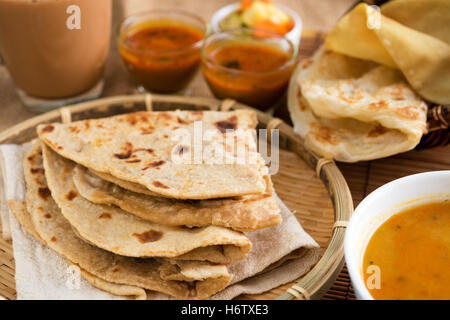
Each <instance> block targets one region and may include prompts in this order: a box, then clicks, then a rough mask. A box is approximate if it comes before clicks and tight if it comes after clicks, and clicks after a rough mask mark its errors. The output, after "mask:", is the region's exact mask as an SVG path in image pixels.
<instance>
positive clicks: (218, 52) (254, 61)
mask: <svg viewBox="0 0 450 320" xmlns="http://www.w3.org/2000/svg"><path fill="white" fill-rule="evenodd" d="M296 57H297V48H296V46H294V45H293V44H292V42H291V41H289V40H288V39H286V38H285V37H283V36H282V35H279V34H276V33H273V32H269V31H264V30H258V29H252V28H241V29H235V30H230V31H224V32H220V33H215V34H212V35H210V36H209V37H207V38H206V39H205V41H204V43H203V47H202V72H203V76H204V78H205V80H206V82H207V83H208V86H209V88H210V89H211V91H212V93H213V94H214V95H215V96H216V97H217V98H219V99H224V98H232V99H235V100H237V101H240V102H242V103H245V104H248V105H250V106H253V107H256V108H258V109H261V110H267V109H269V108H270V107H272V106H273V105H274V104H276V103H277V102H278V100H279V99H280V98H281V97H282V96H283V94H284V93H285V91H286V88H287V86H288V82H289V79H290V77H291V75H292V71H293V69H294V66H295V63H296Z"/></svg>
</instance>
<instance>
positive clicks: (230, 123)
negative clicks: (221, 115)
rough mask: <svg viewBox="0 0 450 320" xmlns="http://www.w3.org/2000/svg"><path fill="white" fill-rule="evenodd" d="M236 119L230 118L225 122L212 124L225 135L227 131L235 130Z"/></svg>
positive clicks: (234, 117)
mask: <svg viewBox="0 0 450 320" xmlns="http://www.w3.org/2000/svg"><path fill="white" fill-rule="evenodd" d="M237 120H238V119H237V117H236V116H235V115H234V116H231V117H229V118H228V119H226V120H222V121H217V122H215V123H214V125H215V126H216V128H217V129H218V130H219V131H220V132H222V133H225V132H227V130H235V129H236V127H237Z"/></svg>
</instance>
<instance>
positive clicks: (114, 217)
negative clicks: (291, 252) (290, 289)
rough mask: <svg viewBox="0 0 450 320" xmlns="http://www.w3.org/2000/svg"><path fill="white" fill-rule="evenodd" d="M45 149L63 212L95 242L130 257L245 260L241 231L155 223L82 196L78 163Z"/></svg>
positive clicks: (51, 185)
mask: <svg viewBox="0 0 450 320" xmlns="http://www.w3.org/2000/svg"><path fill="white" fill-rule="evenodd" d="M42 148H43V159H44V168H45V176H46V179H47V183H48V186H49V189H50V191H51V194H52V197H53V198H54V200H55V202H56V203H57V204H58V206H59V207H60V209H61V212H62V214H63V216H64V217H65V218H66V219H67V220H68V221H69V223H70V224H71V225H72V226H73V228H74V229H76V231H77V233H78V234H79V235H80V236H81V237H82V238H83V239H85V240H86V241H88V242H89V243H91V244H93V245H96V246H98V247H100V248H102V249H105V250H108V251H110V252H113V253H116V254H120V255H123V256H130V257H165V258H176V259H178V260H200V261H210V262H214V263H223V264H230V263H234V262H236V261H238V260H241V259H243V258H244V257H245V256H246V255H247V253H248V252H249V251H250V249H251V242H250V240H248V239H247V238H246V237H245V236H244V234H242V233H241V232H237V231H233V230H230V229H227V228H222V227H216V226H208V227H201V228H195V229H190V228H186V227H171V226H165V225H161V224H155V223H152V222H149V221H146V220H143V219H141V218H139V217H136V216H135V215H132V214H129V213H128V212H125V211H123V210H122V209H120V208H117V207H115V206H108V205H99V204H94V203H92V202H89V201H87V200H86V199H85V198H83V197H81V196H79V194H78V192H77V191H76V190H77V189H76V187H75V184H74V182H73V169H74V167H75V166H76V164H75V163H74V162H73V161H71V160H68V159H65V158H63V157H61V156H60V155H58V154H57V153H56V152H54V151H52V150H51V149H50V148H48V147H47V146H46V145H43V146H42Z"/></svg>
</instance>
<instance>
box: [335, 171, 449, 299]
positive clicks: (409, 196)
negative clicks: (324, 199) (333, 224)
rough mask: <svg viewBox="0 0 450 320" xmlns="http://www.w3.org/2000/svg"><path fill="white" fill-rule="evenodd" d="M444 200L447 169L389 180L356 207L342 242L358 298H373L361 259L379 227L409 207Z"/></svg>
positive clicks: (447, 194)
mask: <svg viewBox="0 0 450 320" xmlns="http://www.w3.org/2000/svg"><path fill="white" fill-rule="evenodd" d="M445 199H450V170H449V171H434V172H426V173H419V174H415V175H411V176H407V177H404V178H401V179H398V180H395V181H392V182H390V183H388V184H385V185H384V186H382V187H380V188H378V189H377V190H375V191H374V192H372V193H371V194H370V195H369V196H367V197H366V198H365V199H364V200H363V201H362V202H361V203H360V204H359V206H358V207H357V208H356V210H355V212H354V213H353V216H352V218H351V219H350V223H349V225H348V227H347V232H346V234H345V240H344V248H345V261H346V263H347V268H348V272H349V274H350V278H351V281H352V285H353V288H354V290H355V294H356V297H357V298H358V299H362V300H371V299H373V298H372V296H371V295H370V293H369V290H367V288H366V286H365V284H364V274H363V272H364V270H363V258H364V252H365V249H366V247H367V244H368V242H369V240H370V238H371V237H372V235H373V233H374V232H375V231H376V230H377V229H378V227H380V226H381V224H383V223H384V222H385V221H386V220H387V219H389V218H390V217H391V216H392V215H394V214H396V213H398V212H400V211H403V210H404V209H406V208H408V207H411V206H416V205H419V204H422V203H426V202H431V201H439V200H445Z"/></svg>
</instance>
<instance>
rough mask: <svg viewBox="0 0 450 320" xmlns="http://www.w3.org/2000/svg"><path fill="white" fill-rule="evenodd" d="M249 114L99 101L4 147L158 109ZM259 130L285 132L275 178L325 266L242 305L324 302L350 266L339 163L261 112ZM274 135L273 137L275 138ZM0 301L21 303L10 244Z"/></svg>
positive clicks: (27, 130) (170, 99)
mask: <svg viewBox="0 0 450 320" xmlns="http://www.w3.org/2000/svg"><path fill="white" fill-rule="evenodd" d="M240 108H248V107H246V106H245V105H242V104H239V103H236V102H234V101H231V100H225V101H223V102H222V101H218V100H215V99H209V98H192V97H177V96H162V95H132V96H118V97H113V98H106V99H99V100H95V101H91V102H86V103H81V104H78V105H75V106H72V107H65V108H62V109H60V110H55V111H52V112H49V113H46V114H43V115H40V116H36V117H34V118H32V119H29V120H27V121H25V122H22V123H20V124H18V125H16V126H14V127H12V128H10V129H8V130H6V131H4V132H3V133H1V134H0V144H21V143H24V142H28V141H30V140H32V139H34V138H36V136H37V135H36V126H37V125H39V124H42V123H50V122H60V121H61V122H62V121H63V120H64V121H67V118H71V120H72V121H77V120H83V119H92V118H101V117H107V116H112V115H117V114H122V113H129V112H134V111H142V110H146V109H147V110H148V109H152V110H154V111H168V110H176V109H180V110H223V111H227V110H230V109H240ZM257 114H258V121H259V128H267V129H268V131H270V130H273V129H279V133H280V134H279V137H280V169H279V172H278V173H277V174H276V175H274V176H273V182H274V186H275V190H276V191H277V194H278V195H279V197H280V198H281V199H282V200H283V201H284V202H285V203H286V205H287V206H288V207H289V208H290V209H291V210H292V211H293V212H294V213H295V215H296V217H297V218H298V219H299V221H300V222H301V223H302V225H303V228H304V229H305V230H306V231H307V232H308V233H309V234H310V235H311V236H312V237H313V238H314V239H315V240H316V241H317V242H318V243H319V244H320V246H321V248H322V255H321V258H320V260H319V262H318V263H317V264H316V265H315V266H314V267H313V268H312V269H311V270H310V271H309V272H308V273H307V274H306V275H305V276H303V277H302V278H301V279H299V280H297V281H296V282H293V283H289V284H286V285H284V286H281V287H279V288H275V289H273V290H271V291H269V292H266V293H264V294H260V295H244V296H240V297H239V298H242V299H274V298H278V299H318V298H320V297H321V296H322V295H323V294H324V293H325V292H326V291H327V290H328V289H329V288H330V287H331V286H332V284H333V283H334V281H335V279H336V277H337V276H338V274H339V272H340V271H341V269H342V266H343V264H344V251H343V243H344V234H345V227H346V225H347V221H348V220H349V218H350V216H351V213H352V212H353V202H352V197H351V194H350V191H349V188H348V186H347V183H346V181H345V179H344V177H343V176H342V174H341V172H340V171H339V169H338V167H337V166H336V164H335V163H334V162H333V161H330V160H324V159H320V158H319V157H318V156H317V155H315V154H313V153H311V152H310V151H308V150H307V149H306V148H305V147H304V145H303V141H302V140H301V138H299V137H298V136H297V135H296V134H295V133H294V131H293V129H292V127H290V126H289V125H287V124H286V123H284V122H283V121H282V120H280V119H277V118H273V117H271V116H269V115H268V114H265V113H262V112H259V111H257ZM269 135H270V133H269ZM0 295H2V296H5V297H6V298H8V299H14V298H15V283H14V259H13V252H12V248H11V244H10V242H5V241H3V240H1V241H0Z"/></svg>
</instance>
